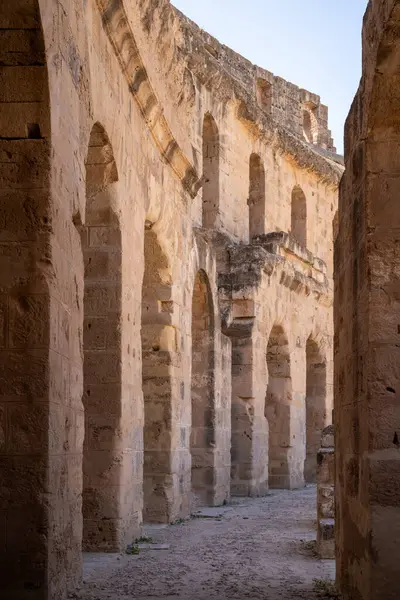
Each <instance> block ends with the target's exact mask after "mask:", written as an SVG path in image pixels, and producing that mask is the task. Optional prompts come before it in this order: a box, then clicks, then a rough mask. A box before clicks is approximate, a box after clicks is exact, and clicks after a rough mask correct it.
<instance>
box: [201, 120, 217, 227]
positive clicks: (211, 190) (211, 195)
mask: <svg viewBox="0 0 400 600" xmlns="http://www.w3.org/2000/svg"><path fill="white" fill-rule="evenodd" d="M219 162H220V139H219V131H218V126H217V124H216V122H215V119H214V118H213V117H212V116H211V115H210V113H207V114H206V115H205V117H204V122H203V227H206V228H208V229H212V228H216V227H217V224H218V215H219V195H220V189H219V177H220V172H219V171H220V164H219Z"/></svg>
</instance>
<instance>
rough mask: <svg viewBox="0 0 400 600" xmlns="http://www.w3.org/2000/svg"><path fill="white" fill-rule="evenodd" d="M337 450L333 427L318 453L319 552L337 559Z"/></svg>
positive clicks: (322, 441) (322, 555)
mask: <svg viewBox="0 0 400 600" xmlns="http://www.w3.org/2000/svg"><path fill="white" fill-rule="evenodd" d="M334 467H335V448H334V433H333V425H329V426H328V427H325V429H324V430H323V432H322V438H321V448H320V449H319V450H318V453H317V515H318V520H317V552H318V555H319V556H320V558H335V469H334Z"/></svg>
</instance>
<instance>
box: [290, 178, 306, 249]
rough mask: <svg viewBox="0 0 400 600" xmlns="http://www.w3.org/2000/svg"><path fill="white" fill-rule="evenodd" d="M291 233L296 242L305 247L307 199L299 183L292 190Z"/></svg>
mask: <svg viewBox="0 0 400 600" xmlns="http://www.w3.org/2000/svg"><path fill="white" fill-rule="evenodd" d="M291 209H292V212H291V234H292V236H293V237H294V239H295V240H296V242H297V243H298V244H300V245H301V246H303V247H304V248H306V247H307V199H306V196H305V194H304V192H303V190H302V189H301V187H300V186H299V185H296V186H295V187H294V188H293V191H292V205H291Z"/></svg>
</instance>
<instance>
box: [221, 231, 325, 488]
mask: <svg viewBox="0 0 400 600" xmlns="http://www.w3.org/2000/svg"><path fill="white" fill-rule="evenodd" d="M277 240H278V241H277ZM289 249H290V252H291V253H293V254H294V255H296V252H297V257H298V265H294V264H293V262H292V261H291V260H287V259H286V258H284V255H285V253H286V252H287V251H288V250H289ZM228 253H229V265H230V269H229V272H225V273H221V274H220V277H219V281H220V284H219V287H220V304H221V307H222V310H223V313H224V331H226V332H227V334H228V335H229V336H230V337H231V338H232V346H233V352H232V449H231V456H232V492H233V493H235V494H237V495H262V494H263V493H264V492H265V491H266V490H267V489H268V486H270V487H286V488H297V487H301V486H302V485H304V481H305V479H304V477H305V474H306V477H307V479H308V480H309V481H311V480H314V481H315V478H316V464H315V458H314V464H313V463H312V462H310V461H309V459H308V457H310V456H311V455H312V454H314V457H315V456H316V452H317V446H316V445H315V439H316V436H318V438H320V435H321V432H322V430H323V429H324V427H325V426H326V425H327V424H328V423H329V421H330V415H331V408H332V402H333V389H332V372H333V354H332V327H333V323H332V313H331V307H332V297H331V293H330V290H329V286H328V284H327V282H328V279H327V277H326V275H325V274H324V272H322V271H320V270H319V268H323V269H325V273H326V267H323V266H322V265H318V268H316V269H314V270H313V269H311V270H310V266H309V265H310V263H311V264H312V262H313V258H312V256H311V255H310V254H309V253H308V254H307V253H304V251H303V257H302V250H301V248H300V247H299V246H297V245H296V243H295V242H294V241H293V240H292V239H291V238H290V237H289V236H288V235H287V234H286V235H284V234H277V235H274V234H268V235H265V236H260V237H259V238H256V239H255V241H254V244H253V245H251V246H247V247H242V246H238V247H231V248H229V250H228ZM305 257H307V260H306V261H305V260H304V258H305ZM301 268H303V269H304V272H301ZM318 279H319V280H320V281H319V282H318ZM266 296H268V298H269V301H268V302H265V300H264V299H265V297H266ZM306 298H307V300H308V301H307V302H305V299H306ZM310 344H311V345H313V346H315V347H316V348H317V356H318V363H316V362H315V358H314V356H315V355H313V354H312V353H311V355H310V352H309V351H308V348H309V346H310ZM316 364H317V365H318V368H317V369H316V368H315V365H316ZM321 390H322V393H321ZM306 420H308V421H310V420H311V421H312V422H313V423H314V427H313V428H312V429H310V428H309V430H308V434H307V427H306Z"/></svg>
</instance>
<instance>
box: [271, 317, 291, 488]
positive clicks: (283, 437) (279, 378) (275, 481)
mask: <svg viewBox="0 0 400 600" xmlns="http://www.w3.org/2000/svg"><path fill="white" fill-rule="evenodd" d="M267 369H268V385H267V394H266V399H265V416H266V418H267V421H268V425H269V455H268V482H269V487H271V488H289V487H290V486H291V478H290V457H289V450H290V447H291V435H290V412H291V404H292V379H291V370H290V351H289V344H288V340H287V337H286V334H285V332H284V330H283V328H282V327H281V326H280V325H274V327H273V328H272V331H271V333H270V336H269V339H268V345H267Z"/></svg>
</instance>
